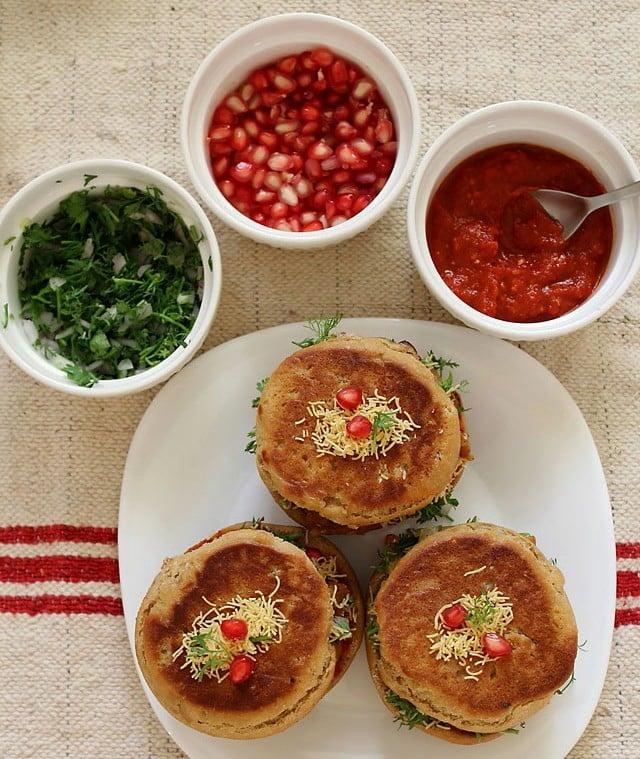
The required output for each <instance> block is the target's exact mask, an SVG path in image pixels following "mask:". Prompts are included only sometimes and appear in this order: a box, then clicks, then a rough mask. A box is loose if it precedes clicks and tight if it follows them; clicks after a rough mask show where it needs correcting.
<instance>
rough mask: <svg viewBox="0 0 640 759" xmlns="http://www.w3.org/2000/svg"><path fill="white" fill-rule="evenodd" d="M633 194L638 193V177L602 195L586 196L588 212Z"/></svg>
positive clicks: (639, 183) (639, 186)
mask: <svg viewBox="0 0 640 759" xmlns="http://www.w3.org/2000/svg"><path fill="white" fill-rule="evenodd" d="M634 195H640V179H639V180H637V181H635V182H631V184H627V185H625V186H624V187H618V189H617V190H612V191H611V192H605V193H604V195H596V196H594V197H592V198H587V201H588V204H589V212H591V211H595V210H596V208H602V207H603V206H608V205H609V204H610V203H615V202H616V201H618V200H623V199H624V198H631V197H633V196H634Z"/></svg>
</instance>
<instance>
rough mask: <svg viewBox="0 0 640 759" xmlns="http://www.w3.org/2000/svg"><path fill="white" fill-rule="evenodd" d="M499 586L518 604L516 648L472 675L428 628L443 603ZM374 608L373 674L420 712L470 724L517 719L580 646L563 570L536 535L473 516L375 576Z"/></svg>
mask: <svg viewBox="0 0 640 759" xmlns="http://www.w3.org/2000/svg"><path fill="white" fill-rule="evenodd" d="M480 568H482V569H480ZM478 570H480V571H478ZM378 584H379V590H376V588H377V585H378ZM491 588H498V589H499V590H500V592H501V593H503V594H504V595H505V596H507V597H508V598H509V600H510V603H511V604H512V610H513V621H512V622H511V623H509V625H508V627H507V629H506V631H505V632H504V636H505V637H506V638H507V640H508V641H509V642H510V643H511V645H512V646H513V650H512V651H511V653H510V654H509V655H508V656H505V657H501V658H498V659H494V660H492V661H490V662H488V663H487V664H485V665H484V671H483V672H482V674H481V675H480V676H479V677H478V679H477V680H474V679H469V678H466V677H465V670H464V669H462V668H461V667H460V665H459V664H458V663H457V662H456V661H455V660H454V659H453V658H452V659H449V660H448V661H445V660H443V659H436V656H435V655H434V654H433V653H430V652H429V646H430V641H429V640H428V638H427V636H428V635H430V634H433V633H434V632H435V624H434V620H435V617H436V614H437V613H438V611H439V610H440V609H441V608H442V607H444V606H445V605H447V604H450V603H452V602H453V601H454V600H456V599H458V598H461V597H462V596H463V595H465V594H468V595H470V596H478V595H480V594H482V593H483V592H484V591H486V590H488V589H491ZM369 611H370V612H371V613H372V614H373V615H374V616H375V618H376V620H377V624H378V626H379V633H378V638H377V643H378V644H379V645H376V646H374V647H371V648H372V650H371V652H370V654H369V656H370V665H371V667H372V675H373V679H374V682H375V681H376V678H379V680H380V681H381V682H382V683H383V685H384V687H385V688H389V689H391V690H392V691H394V692H395V693H397V694H398V695H399V696H401V697H402V698H405V699H407V700H408V701H410V702H411V703H412V704H413V705H414V706H415V707H416V708H417V709H418V710H419V711H420V712H422V713H424V714H428V715H430V716H432V717H435V718H436V719H437V720H439V721H441V722H443V723H446V724H449V725H452V726H453V727H454V728H457V729H458V730H462V731H466V732H468V733H483V734H488V733H500V732H502V731H504V730H507V729H510V728H515V727H517V726H518V725H519V724H520V723H521V722H523V721H524V720H526V719H527V718H528V717H530V716H531V715H532V714H534V713H535V712H537V711H539V710H540V709H541V708H542V707H544V706H545V705H546V704H547V703H548V702H549V700H550V699H551V697H552V696H553V694H554V692H555V691H556V690H557V689H558V688H560V687H561V686H562V685H563V684H564V683H565V682H566V681H567V679H568V678H569V677H570V675H571V673H572V670H573V666H574V661H575V657H576V654H577V628H576V622H575V618H574V614H573V611H572V609H571V606H570V604H569V601H568V599H567V596H566V594H565V592H564V578H563V576H562V573H561V572H560V570H559V569H558V568H557V567H556V566H554V565H553V564H552V563H551V562H549V561H548V560H547V559H546V558H545V556H544V555H543V554H542V553H541V552H540V551H539V550H538V548H537V547H536V545H535V541H534V540H533V539H531V538H530V537H527V536H523V535H520V534H519V533H517V532H514V531H512V530H509V529H506V528H504V527H498V526H496V525H491V524H486V523H481V522H475V523H469V524H464V525H459V526H455V527H450V528H445V529H444V530H442V531H440V532H438V533H435V534H433V535H430V536H428V537H426V538H424V539H423V540H421V541H420V542H419V543H418V544H417V545H416V546H414V547H413V548H411V549H410V550H409V551H408V552H407V553H406V555H405V556H404V557H402V558H401V559H400V560H399V561H398V562H397V564H396V565H395V566H393V567H392V569H391V571H390V573H389V575H388V577H386V578H381V577H380V576H379V575H378V576H377V577H376V576H374V578H372V588H371V603H370V607H369ZM400 618H401V619H402V626H399V625H398V623H397V620H398V619H400ZM440 737H445V738H447V737H448V736H446V735H442V736H440ZM449 739H450V738H449Z"/></svg>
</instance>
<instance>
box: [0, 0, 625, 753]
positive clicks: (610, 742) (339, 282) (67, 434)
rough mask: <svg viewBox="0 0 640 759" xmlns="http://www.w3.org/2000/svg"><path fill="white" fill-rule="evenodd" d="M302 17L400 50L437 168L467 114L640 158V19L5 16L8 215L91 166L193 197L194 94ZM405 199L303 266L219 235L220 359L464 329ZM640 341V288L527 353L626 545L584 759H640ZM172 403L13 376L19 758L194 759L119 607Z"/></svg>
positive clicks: (93, 6) (0, 176) (185, 3)
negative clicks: (140, 460)
mask: <svg viewBox="0 0 640 759" xmlns="http://www.w3.org/2000/svg"><path fill="white" fill-rule="evenodd" d="M296 10H297V11H301V10H306V11H317V12H325V13H330V14H333V15H338V16H341V17H343V18H345V19H348V20H351V21H354V22H356V23H359V24H360V25H362V26H365V27H366V28H367V29H368V30H369V31H370V32H372V33H373V34H375V35H377V36H378V37H380V38H381V39H382V40H383V41H384V42H385V43H386V44H387V45H388V46H389V47H390V48H391V49H392V50H393V51H394V52H395V53H396V54H397V56H398V57H399V58H400V59H401V61H402V62H403V63H404V64H405V66H406V67H407V70H408V71H409V73H410V76H411V78H412V80H413V82H414V84H415V87H416V90H417V93H418V97H419V100H420V103H421V107H422V151H421V152H424V150H426V148H427V147H428V145H429V144H430V143H431V142H432V141H433V140H434V139H435V138H436V137H437V136H438V135H439V134H440V132H441V131H442V130H443V129H444V128H445V127H447V126H448V125H449V124H451V123H452V122H453V121H454V120H456V119H457V118H459V117H460V116H462V115H464V114H465V113H467V112H469V111H471V110H473V109H475V108H478V107H481V106H484V105H487V104H489V103H492V102H497V101H501V100H511V99H520V98H522V99H544V100H550V101H554V102H558V103H562V104H566V105H569V106H572V107H574V108H577V109H579V110H581V111H583V112H585V113H587V114H589V115H591V116H593V117H595V118H597V119H599V120H600V121H601V122H602V123H603V124H604V125H606V126H607V127H609V128H610V129H611V130H612V131H613V132H615V133H616V134H617V135H618V137H619V138H620V139H621V140H622V141H623V143H624V144H625V145H626V147H627V148H628V149H629V151H630V152H631V154H632V155H633V156H634V158H635V159H636V161H640V128H639V126H638V115H639V114H640V59H639V57H638V52H637V40H638V34H639V33H640V5H639V4H638V2H637V0H616V1H614V0H605V1H603V0H594V1H587V0H565V2H563V3H557V2H555V1H554V0H538V1H537V2H535V3H534V2H530V1H529V0H524V1H521V2H505V1H504V0H487V1H486V2H480V1H478V2H472V1H471V0H469V1H468V2H463V1H462V0H437V1H436V0H434V1H432V2H425V1H424V0H422V1H418V0H404V1H402V0H384V1H382V0H381V1H379V2H378V1H376V2H361V1H360V0H340V1H339V2H319V1H317V2H308V3H307V4H301V3H292V2H284V0H281V1H279V2H261V3H256V2H250V0H235V2H232V3H221V2H216V3H212V2H208V3H207V2H205V3H203V2H195V1H194V0H174V2H169V1H168V0H156V1H155V2H150V1H149V0H141V1H140V2H137V3H131V2H126V1H125V0H111V2H100V1H99V0H82V1H81V2H78V1H77V0H57V1H56V0H48V1H47V0H0V81H2V84H3V94H4V97H3V104H2V108H1V109H0V203H4V202H6V201H7V200H8V198H9V197H10V196H11V195H12V194H13V193H14V192H15V191H17V190H18V189H19V188H20V187H21V186H22V185H23V184H24V183H26V182H27V181H28V180H29V179H31V178H33V177H34V176H36V175H37V174H39V173H41V172H42V171H44V170H46V169H49V168H52V167H54V166H57V165H59V164H62V163H64V162H66V161H70V160H75V159H78V158H85V157H91V156H104V157H114V158H115V157H117V158H127V159H131V160H135V161H139V162H142V163H146V164H148V165H150V166H152V167H154V168H156V169H159V170H161V171H163V172H165V173H167V174H169V175H170V176H171V177H173V178H175V179H176V180H177V181H179V182H181V183H182V184H184V185H185V186H186V187H187V188H188V189H190V190H192V188H191V186H190V184H189V181H188V179H187V176H186V172H185V169H184V165H183V162H182V157H181V152H180V146H179V135H178V126H179V115H180V109H181V104H182V99H183V96H184V92H185V89H186V87H187V84H188V82H189V79H190V77H191V75H192V74H193V73H194V71H195V69H196V67H197V66H198V64H199V63H200V61H201V59H202V58H203V57H204V56H205V55H206V53H207V52H208V51H209V50H210V49H211V48H212V47H213V46H214V45H215V44H216V43H217V42H218V41H219V40H221V39H222V38H223V37H224V36H225V35H226V34H228V33H230V32H232V31H233V30H234V29H236V28H237V27H238V26H240V25H243V24H245V23H247V22H249V21H251V20H254V19H256V18H259V17H261V16H265V15H270V14H272V13H278V12H284V11H296ZM407 194H408V189H407V191H405V193H404V194H403V195H402V196H401V198H400V200H399V201H398V202H397V203H396V204H395V206H394V207H393V209H392V210H391V211H390V212H389V213H388V214H387V216H386V217H385V218H384V219H383V220H382V221H380V222H379V223H378V224H377V225H375V226H374V227H373V228H372V229H370V230H369V231H368V232H366V233H365V234H362V235H361V236H359V237H358V238H356V239H354V240H352V241H350V242H349V243H347V244H344V245H341V246H340V247H339V248H336V249H330V250H324V251H319V252H316V253H310V254H305V255H297V254H296V253H292V252H288V253H287V252H284V251H276V250H271V249H269V248H266V247H262V246H259V245H257V244H254V243H251V242H249V241H248V240H246V239H244V238H242V237H240V236H239V235H237V234H235V233H234V232H232V231H230V230H229V229H227V228H225V227H224V226H223V225H222V224H220V223H218V222H217V221H216V220H215V219H212V220H213V222H214V225H215V228H216V231H217V234H218V237H219V243H220V247H221V253H222V259H223V270H224V286H223V295H222V301H221V305H220V309H219V313H218V318H217V320H216V322H215V324H214V326H213V328H212V330H211V333H210V335H209V338H208V340H207V343H206V345H205V348H211V347H213V346H215V345H217V344H219V343H221V342H223V341H225V340H228V339H230V338H233V337H235V336H238V335H242V334H245V333H248V332H251V331H253V330H256V329H260V328H263V327H268V326H271V325H275V324H279V323H283V322H290V321H298V320H305V319H306V318H308V317H309V316H310V315H317V314H320V313H331V312H333V311H337V310H340V311H342V312H343V313H344V314H345V315H348V316H362V317H364V316H389V317H403V318H416V319H427V320H434V321H445V322H450V321H452V319H451V317H449V316H448V314H447V313H445V312H444V311H443V310H442V309H441V308H440V307H439V306H438V305H437V304H436V303H435V302H434V301H433V299H432V298H431V297H430V296H429V294H428V293H427V291H426V289H425V288H424V287H423V285H422V284H421V282H420V281H419V280H418V278H417V276H416V274H415V271H414V268H413V264H412V262H411V259H410V255H409V251H408V244H407V239H406V233H405V208H406V198H407ZM639 339H640V282H636V283H635V284H634V285H633V286H632V288H631V289H630V291H629V292H628V293H627V295H626V296H625V297H624V298H623V300H622V301H621V302H620V303H619V305H618V306H617V307H616V308H614V309H613V310H612V311H611V312H610V313H609V314H607V315H606V316H605V317H604V318H603V319H601V320H600V321H599V322H598V323H597V324H595V325H593V326H591V327H589V328H588V329H585V330H584V331H582V332H580V333H579V334H577V335H574V336H571V337H567V338H562V339H558V340H555V341H552V342H546V343H539V344H534V345H525V346H523V347H524V349H525V350H526V351H528V352H529V353H531V354H532V355H533V356H535V357H536V358H537V359H538V360H539V361H540V362H541V363H543V364H544V365H545V366H547V367H548V368H549V369H550V370H551V371H552V372H554V373H555V374H556V376H557V377H558V378H559V379H560V381H561V382H563V383H564V384H565V386H566V387H567V388H568V390H569V391H570V393H571V394H572V396H573V397H574V399H575V400H576V402H577V403H578V405H579V407H580V408H581V410H582V412H583V414H584V415H585V418H586V420H587V422H588V424H589V425H590V427H591V430H592V432H593V435H594V438H595V441H596V444H597V446H598V449H599V452H600V456H601V459H602V463H603V467H604V470H605V474H606V477H607V481H608V485H609V490H610V495H611V503H612V508H613V513H614V520H615V529H616V540H617V542H618V556H619V559H618V582H619V587H618V595H619V600H618V616H617V626H616V630H615V634H614V646H613V651H612V658H611V665H610V668H609V673H608V678H607V681H606V684H605V688H604V691H603V694H602V698H601V701H600V704H599V706H598V708H597V710H596V713H595V715H594V718H593V720H592V722H591V724H590V725H589V727H588V729H587V731H586V732H585V734H584V736H583V737H582V739H581V740H580V741H579V743H578V744H577V746H576V748H575V749H574V751H573V752H572V754H571V756H572V758H573V759H578V758H582V757H595V756H599V757H605V756H606V757H639V756H640V692H639V687H638V665H637V662H638V660H639V659H640V625H639V623H640V612H639V611H638V606H640V600H639V596H640V582H639V579H638V577H639V575H638V570H639V569H640V543H639V541H640V528H638V523H637V513H638V509H639V507H640V496H639V495H638V494H639V493H640V467H639V466H638V459H639V452H640V443H639V442H638V437H637V434H636V427H637V423H636V420H637V419H638V417H639V416H640V384H639V381H638V376H640V371H639V370H640V349H639V348H638V344H639ZM499 381H500V375H499V368H497V367H496V382H499ZM153 395H154V391H149V392H146V393H143V394H141V395H139V396H135V397H132V398H128V399H125V400H117V401H116V400H114V401H103V402H90V401H81V400H77V399H72V398H69V397H66V396H63V395H59V394H56V393H54V392H52V391H50V390H48V389H46V388H44V387H41V386H39V385H37V384H36V383H35V382H33V381H32V380H30V379H29V378H28V377H26V376H25V375H23V374H22V373H21V372H20V371H19V370H18V369H17V368H16V367H14V366H13V365H11V364H10V363H9V362H8V360H7V359H6V358H5V357H4V356H0V420H1V422H0V493H1V495H2V497H1V498H0V567H2V569H1V570H0V571H1V572H2V574H0V687H1V690H2V696H3V697H2V699H1V701H0V755H1V756H3V757H27V756H34V757H50V758H51V759H54V758H55V759H57V758H58V757H63V756H68V757H86V756H94V757H158V758H159V759H165V758H166V757H179V756H181V752H180V751H179V750H178V749H177V748H176V747H175V745H174V744H173V742H172V741H171V739H170V738H168V737H167V736H166V734H165V733H164V731H163V729H162V728H161V727H160V725H159V723H158V722H157V720H156V718H155V717H154V715H153V713H152V711H151V709H150V708H149V706H148V705H147V702H146V700H145V697H144V695H143V692H142V689H141V688H140V685H139V682H138V680H137V676H136V674H135V671H134V666H133V662H132V660H131V655H130V651H129V646H128V642H127V638H126V634H125V628H124V622H123V619H122V615H121V607H120V606H119V588H118V574H117V555H116V543H115V527H116V525H117V515H118V499H119V488H120V481H121V475H122V468H123V464H124V461H125V457H126V453H127V450H128V446H129V443H130V440H131V436H132V434H133V432H134V430H135V428H136V425H137V423H138V421H139V419H140V417H141V415H142V413H143V412H144V410H145V409H146V408H147V406H148V404H149V402H150V400H151V399H152V397H153ZM597 603H598V599H594V604H597ZM575 687H588V684H587V683H583V684H580V683H579V684H577V685H576V686H575ZM256 751H258V746H256ZM471 752H472V749H471Z"/></svg>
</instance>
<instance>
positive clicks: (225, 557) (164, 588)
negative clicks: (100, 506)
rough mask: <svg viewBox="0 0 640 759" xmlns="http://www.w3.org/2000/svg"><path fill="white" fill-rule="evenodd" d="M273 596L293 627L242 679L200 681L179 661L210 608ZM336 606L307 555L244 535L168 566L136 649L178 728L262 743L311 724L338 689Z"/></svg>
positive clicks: (271, 539) (150, 595)
mask: <svg viewBox="0 0 640 759" xmlns="http://www.w3.org/2000/svg"><path fill="white" fill-rule="evenodd" d="M276 577H277V579H278V580H279V587H278V590H277V593H276V596H275V597H276V598H277V599H278V600H279V609H280V610H281V611H282V613H283V614H284V616H285V617H286V619H287V620H288V621H287V623H286V624H285V625H284V626H283V629H282V639H281V641H280V642H279V643H273V644H272V645H270V647H269V648H268V650H267V651H266V652H263V653H259V654H257V656H256V667H255V671H254V672H253V674H252V675H251V677H250V678H249V679H248V680H246V681H245V682H243V683H241V684H238V685H234V684H233V683H232V682H231V681H230V678H228V677H227V678H226V679H224V680H222V682H218V681H217V680H216V679H215V678H208V677H205V678H203V679H202V681H201V682H199V681H198V680H197V679H194V678H193V677H192V676H191V673H190V671H189V668H188V667H183V666H182V665H183V663H184V662H183V661H181V660H180V659H177V660H175V661H174V656H173V654H174V652H175V651H176V650H177V649H179V648H180V646H181V644H182V637H183V634H184V633H187V632H189V631H190V630H191V629H192V624H193V621H194V619H195V618H196V617H197V616H198V614H200V613H201V612H202V611H203V610H204V609H205V608H207V607H206V605H205V602H204V601H203V598H206V599H207V600H208V601H209V602H210V603H211V604H214V605H215V606H216V607H218V608H219V607H222V606H224V605H225V604H227V603H229V601H230V600H231V599H232V598H234V597H237V596H240V597H247V598H248V597H255V595H256V593H262V594H264V596H265V597H267V596H269V594H271V593H272V592H273V591H274V588H275V587H276ZM333 616H334V613H333V607H332V604H331V598H330V592H329V588H328V585H327V583H326V582H325V580H324V579H323V578H322V577H321V576H320V574H319V572H318V571H317V570H316V568H315V566H314V564H313V562H312V561H311V559H310V558H309V557H308V556H307V555H306V554H305V552H304V551H303V550H301V549H300V548H298V547H296V546H295V545H293V544H292V543H290V542H288V541H285V540H283V539H281V538H279V537H276V536H275V535H273V534H271V533H270V532H268V531H267V530H261V529H237V530H233V531H231V532H227V533H225V534H220V535H218V536H216V537H215V539H210V540H207V541H204V542H203V543H201V544H199V545H198V546H196V547H194V548H193V549H192V550H189V551H187V552H186V553H184V554H182V555H180V556H176V557H173V558H169V559H166V560H165V561H164V562H163V564H162V567H161V569H160V572H159V573H158V575H157V576H156V578H155V579H154V581H153V583H152V584H151V587H150V588H149V591H148V592H147V594H146V596H145V598H144V599H143V601H142V604H141V606H140V609H139V611H138V615H137V619H136V631H135V647H136V655H137V659H138V663H139V665H140V669H141V671H142V674H143V676H144V678H145V680H146V682H147V684H148V685H149V688H150V689H151V690H152V692H153V693H154V695H155V696H156V698H157V699H158V701H159V702H160V703H161V704H162V705H163V706H164V707H165V709H167V711H169V712H170V713H171V714H172V715H173V716H174V717H176V718H177V719H179V720H180V721H181V722H184V723H185V724H187V725H189V726H191V727H193V728H195V729H197V730H200V731H202V732H204V733H208V734H210V735H215V736H220V737H227V738H258V737H262V736H266V735H271V734H273V733H277V732H280V731H281V730H284V729H285V728H287V727H289V726H290V725H292V724H294V723H295V722H297V721H298V720H300V719H301V718H302V717H304V716H305V715H306V714H308V712H309V711H310V710H311V709H312V708H313V706H314V705H315V704H316V703H317V702H318V701H319V700H320V698H321V697H322V696H323V695H324V694H325V693H326V692H327V690H328V689H329V688H330V687H331V684H332V682H333V680H334V675H335V668H336V660H337V653H336V646H335V645H333V644H331V643H330V642H329V633H330V630H331V626H332V622H333Z"/></svg>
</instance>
